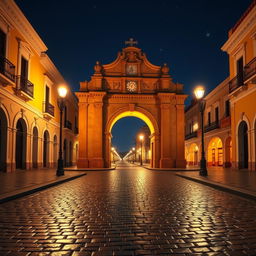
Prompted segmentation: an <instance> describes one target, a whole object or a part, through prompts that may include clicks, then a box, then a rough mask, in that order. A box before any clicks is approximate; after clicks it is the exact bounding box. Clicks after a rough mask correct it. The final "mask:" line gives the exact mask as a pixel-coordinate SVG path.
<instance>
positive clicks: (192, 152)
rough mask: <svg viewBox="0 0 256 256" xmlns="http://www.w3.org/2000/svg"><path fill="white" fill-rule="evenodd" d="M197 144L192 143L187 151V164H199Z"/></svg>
mask: <svg viewBox="0 0 256 256" xmlns="http://www.w3.org/2000/svg"><path fill="white" fill-rule="evenodd" d="M198 151H199V148H198V145H197V144H196V143H192V144H191V145H190V147H189V149H188V152H187V165H188V166H197V165H199V155H198Z"/></svg>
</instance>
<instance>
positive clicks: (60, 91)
mask: <svg viewBox="0 0 256 256" xmlns="http://www.w3.org/2000/svg"><path fill="white" fill-rule="evenodd" d="M67 92H68V90H67V88H66V87H65V86H60V87H59V88H58V94H59V96H60V97H61V98H65V97H66V95H67Z"/></svg>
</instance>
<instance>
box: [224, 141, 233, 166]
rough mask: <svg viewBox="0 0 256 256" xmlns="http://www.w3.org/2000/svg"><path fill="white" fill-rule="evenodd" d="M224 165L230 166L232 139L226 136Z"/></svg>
mask: <svg viewBox="0 0 256 256" xmlns="http://www.w3.org/2000/svg"><path fill="white" fill-rule="evenodd" d="M225 152H226V153H225V167H226V168H230V167H231V166H232V139H231V137H228V138H227V139H226V142H225Z"/></svg>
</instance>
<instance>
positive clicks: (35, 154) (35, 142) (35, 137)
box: [32, 127, 38, 168]
mask: <svg viewBox="0 0 256 256" xmlns="http://www.w3.org/2000/svg"><path fill="white" fill-rule="evenodd" d="M32 167H33V168H37V167H38V129H37V128H36V127H34V128H33V142H32Z"/></svg>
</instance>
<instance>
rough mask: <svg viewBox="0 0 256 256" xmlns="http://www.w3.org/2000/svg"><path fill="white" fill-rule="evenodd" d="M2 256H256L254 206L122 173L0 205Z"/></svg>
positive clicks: (196, 187)
mask: <svg viewBox="0 0 256 256" xmlns="http://www.w3.org/2000/svg"><path fill="white" fill-rule="evenodd" d="M0 255H1V256H2V255H11V256H23V255H29V256H38V255H41V256H44V255H55V256H57V255H58V256H59V255H65V256H66V255H67V256H83V255H92V256H98V255H106V256H108V255H180V256H181V255H239V256H242V255H256V203H255V202H253V201H249V200H246V199H242V198H240V197H237V196H234V195H231V194H228V193H225V192H222V191H218V190H215V189H213V188H209V187H207V186H204V185H201V184H197V183H195V182H192V181H188V180H186V179H182V178H180V177H177V176H175V175H173V174H170V173H168V172H156V171H150V170H146V169H143V168H140V167H130V166H122V167H118V168H117V169H116V170H114V171H101V172H90V173H88V175H87V176H85V177H82V178H79V179H77V180H74V181H70V182H68V183H65V184H62V185H59V186H57V187H54V188H51V189H47V190H44V191H42V192H40V193H36V194H33V195H30V196H27V197H24V198H21V199H17V200H13V201H11V202H8V203H4V204H1V205H0Z"/></svg>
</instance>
